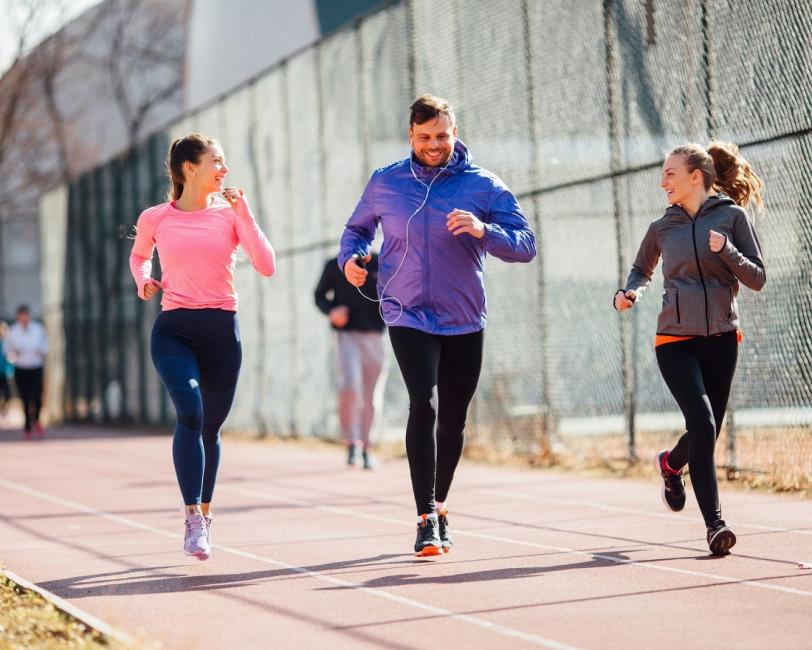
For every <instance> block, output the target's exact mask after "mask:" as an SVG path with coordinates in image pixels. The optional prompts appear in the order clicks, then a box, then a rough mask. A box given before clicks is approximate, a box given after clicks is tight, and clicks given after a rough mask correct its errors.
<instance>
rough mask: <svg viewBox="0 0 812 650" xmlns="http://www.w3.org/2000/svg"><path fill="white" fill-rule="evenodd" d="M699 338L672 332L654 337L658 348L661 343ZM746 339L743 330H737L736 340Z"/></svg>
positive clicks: (655, 345)
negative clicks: (676, 334)
mask: <svg viewBox="0 0 812 650" xmlns="http://www.w3.org/2000/svg"><path fill="white" fill-rule="evenodd" d="M716 336H721V334H717V335H716ZM695 338H698V337H696V336H671V335H670V334H657V335H656V336H655V337H654V347H655V348H658V347H660V346H661V345H666V344H667V343H677V342H679V341H689V340H691V339H695ZM743 340H744V334H742V331H741V330H736V341H737V342H739V343H741V342H742V341H743Z"/></svg>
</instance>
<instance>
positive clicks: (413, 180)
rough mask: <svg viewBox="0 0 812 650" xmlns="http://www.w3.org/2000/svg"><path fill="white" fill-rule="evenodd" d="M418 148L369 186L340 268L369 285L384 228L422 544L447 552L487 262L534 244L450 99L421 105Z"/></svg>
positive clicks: (416, 106) (521, 254) (389, 316)
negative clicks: (475, 156)
mask: <svg viewBox="0 0 812 650" xmlns="http://www.w3.org/2000/svg"><path fill="white" fill-rule="evenodd" d="M409 142H410V144H411V147H412V153H411V155H410V156H409V157H408V158H406V159H404V160H401V161H398V162H395V163H393V164H391V165H389V166H387V167H383V168H381V169H378V170H376V171H375V172H374V173H373V174H372V177H371V178H370V179H369V182H368V183H367V186H366V188H365V189H364V193H363V195H362V196H361V200H360V201H359V203H358V205H357V206H356V208H355V211H354V212H353V214H352V216H351V217H350V219H349V221H348V222H347V225H346V228H345V230H344V234H343V236H342V237H341V252H340V254H339V256H338V266H339V267H340V268H341V269H342V270H343V271H344V275H345V276H346V278H347V280H348V281H349V282H350V283H351V284H353V285H355V286H361V285H362V284H363V283H364V282H365V280H366V278H367V275H368V273H369V272H368V271H367V270H366V269H364V268H362V266H360V265H359V263H358V261H359V260H362V259H364V258H365V257H366V256H367V254H368V253H369V250H370V246H371V245H372V241H373V239H374V237H375V231H376V229H377V226H378V225H379V224H380V226H381V227H382V229H383V246H382V248H381V253H380V260H379V274H378V293H379V295H380V300H381V312H382V314H383V318H384V322H386V324H387V325H388V326H389V340H390V341H391V342H392V347H393V349H394V351H395V358H396V360H397V362H398V365H399V366H400V370H401V373H402V375H403V379H404V381H405V383H406V389H407V391H408V393H409V419H408V423H407V425H406V453H407V456H408V459H409V470H410V473H411V480H412V489H413V491H414V497H415V503H416V506H417V515H418V523H417V540H416V542H415V547H414V549H415V552H416V553H417V554H418V555H438V554H440V553H442V552H448V551H449V550H450V549H451V545H452V541H451V535H450V532H449V526H448V516H447V504H446V497H447V496H448V492H449V489H450V487H451V482H452V479H453V477H454V470H455V469H456V467H457V463H458V462H459V459H460V456H461V454H462V445H463V430H464V428H465V420H466V417H467V412H468V405H469V403H470V402H471V399H472V398H473V395H474V392H475V390H476V386H477V383H478V381H479V373H480V369H481V366H482V345H483V330H484V328H485V323H486V307H485V285H484V266H485V257H486V255H488V254H491V255H494V256H495V257H498V258H500V259H502V260H504V261H506V262H529V261H530V260H532V259H533V258H534V257H535V255H536V240H535V236H534V234H533V231H532V230H531V229H530V226H529V225H528V223H527V219H526V218H525V216H524V214H523V213H522V210H521V208H520V207H519V204H518V202H517V201H516V198H515V197H514V196H513V194H512V193H511V192H510V190H508V188H507V187H506V186H505V184H504V183H503V182H502V181H501V180H500V179H499V178H497V177H496V176H495V175H493V174H491V173H490V172H488V171H486V170H484V169H482V168H481V167H478V166H476V165H474V164H473V163H472V162H471V156H470V154H469V152H468V148H467V147H466V146H465V145H464V144H463V143H462V141H460V140H458V139H457V125H456V119H455V116H454V109H453V108H452V107H451V105H450V104H449V103H448V102H447V101H446V100H444V99H440V98H439V97H435V96H433V95H423V96H421V97H419V98H418V99H417V101H415V102H414V103H413V104H412V106H411V115H410V119H409ZM435 424H436V425H437V429H436V435H435Z"/></svg>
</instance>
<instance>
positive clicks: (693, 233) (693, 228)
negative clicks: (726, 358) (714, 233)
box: [686, 209, 710, 336]
mask: <svg viewBox="0 0 812 650" xmlns="http://www.w3.org/2000/svg"><path fill="white" fill-rule="evenodd" d="M701 211H702V210H701V209H700V212H701ZM686 214H687V213H686ZM688 216H689V218H690V215H688ZM696 216H697V217H698V216H699V212H697V214H696ZM691 239H692V240H693V243H694V258H696V270H697V271H699V281H700V282H701V283H702V293H704V294H705V336H710V317H709V316H708V289H707V287H706V286H705V276H704V275H702V267H701V266H700V265H699V250H698V249H697V247H696V217H695V218H693V219H691Z"/></svg>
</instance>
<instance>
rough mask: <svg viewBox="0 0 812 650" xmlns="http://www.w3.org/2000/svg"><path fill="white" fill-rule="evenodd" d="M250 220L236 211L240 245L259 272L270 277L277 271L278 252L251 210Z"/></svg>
mask: <svg viewBox="0 0 812 650" xmlns="http://www.w3.org/2000/svg"><path fill="white" fill-rule="evenodd" d="M249 215H250V217H251V218H250V220H249V219H245V218H244V217H241V216H239V215H238V214H236V213H234V229H235V230H236V231H237V239H239V241H240V246H242V248H243V250H244V251H245V252H246V254H247V255H248V259H250V260H251V264H253V266H254V268H255V269H256V270H257V272H258V273H260V274H262V275H264V276H266V277H270V276H272V275H273V274H274V271H276V254H275V253H274V250H273V246H271V242H269V241H268V238H267V237H266V236H265V234H264V233H263V232H262V230H260V228H259V224H258V223H257V221H256V219H254V215H253V214H252V213H251V212H250V211H249Z"/></svg>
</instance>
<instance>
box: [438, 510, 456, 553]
mask: <svg viewBox="0 0 812 650" xmlns="http://www.w3.org/2000/svg"><path fill="white" fill-rule="evenodd" d="M437 522H438V523H439V524H440V543H441V544H442V545H443V553H448V552H449V551H451V547H452V546H454V540H453V539H451V531H450V530H449V529H448V510H443V511H442V512H438V513H437Z"/></svg>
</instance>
